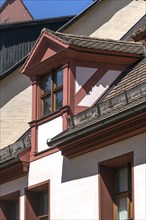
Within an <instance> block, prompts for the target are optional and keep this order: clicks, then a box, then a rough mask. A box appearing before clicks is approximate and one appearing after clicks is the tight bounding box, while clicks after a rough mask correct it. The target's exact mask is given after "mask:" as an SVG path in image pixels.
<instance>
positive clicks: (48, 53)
mask: <svg viewBox="0 0 146 220" xmlns="http://www.w3.org/2000/svg"><path fill="white" fill-rule="evenodd" d="M48 33H49V34H48ZM48 33H47V32H45V29H44V30H43V31H42V33H41V35H40V37H39V38H38V40H37V42H36V44H35V45H34V47H33V49H32V51H31V53H30V55H29V57H28V59H27V60H26V62H25V64H24V66H23V68H22V70H21V72H22V73H23V72H24V71H25V70H27V69H29V68H31V67H33V66H34V65H36V64H38V63H41V62H43V61H44V60H47V59H48V58H50V57H52V56H53V55H55V54H56V53H58V52H59V51H62V50H63V49H65V48H67V47H68V45H66V44H65V43H62V42H61V41H59V40H58V39H57V38H54V36H51V32H48Z"/></svg>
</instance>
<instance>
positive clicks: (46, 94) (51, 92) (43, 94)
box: [40, 68, 63, 117]
mask: <svg viewBox="0 0 146 220" xmlns="http://www.w3.org/2000/svg"><path fill="white" fill-rule="evenodd" d="M58 70H62V77H63V69H62V68H57V69H55V70H52V71H50V72H49V73H48V74H46V75H44V76H43V77H42V78H41V79H40V88H41V95H40V99H41V116H42V117H43V116H46V115H50V114H52V113H54V112H55V111H57V110H59V109H57V103H56V100H57V98H56V95H57V93H58V92H60V91H61V92H62V93H63V80H62V84H61V85H60V86H58V87H57V86H56V78H55V77H56V76H57V71H58ZM49 75H50V78H51V86H50V87H51V88H50V90H49V91H44V89H43V79H44V78H45V77H46V76H49ZM47 97H50V99H51V107H50V113H47V114H45V113H44V99H45V98H47ZM62 106H63V95H62ZM62 106H61V107H62Z"/></svg>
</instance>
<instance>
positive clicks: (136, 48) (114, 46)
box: [43, 29, 144, 54]
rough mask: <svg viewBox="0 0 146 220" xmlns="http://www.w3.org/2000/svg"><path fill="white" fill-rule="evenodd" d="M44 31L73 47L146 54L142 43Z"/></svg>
mask: <svg viewBox="0 0 146 220" xmlns="http://www.w3.org/2000/svg"><path fill="white" fill-rule="evenodd" d="M43 31H46V32H47V33H48V34H49V35H51V36H53V37H54V38H57V39H58V40H59V41H61V42H63V43H66V44H69V45H73V46H78V47H82V48H89V49H95V50H103V51H112V52H123V53H129V54H144V48H143V45H142V44H141V43H135V42H127V41H121V40H119V41H117V40H111V39H100V38H95V37H86V36H78V35H72V34H63V33H60V32H52V31H50V30H47V29H44V30H43Z"/></svg>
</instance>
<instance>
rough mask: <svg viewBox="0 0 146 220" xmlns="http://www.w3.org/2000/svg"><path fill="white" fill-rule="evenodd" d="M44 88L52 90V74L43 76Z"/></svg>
mask: <svg viewBox="0 0 146 220" xmlns="http://www.w3.org/2000/svg"><path fill="white" fill-rule="evenodd" d="M42 86H43V90H44V92H47V91H50V90H51V75H47V76H45V77H43V85H42Z"/></svg>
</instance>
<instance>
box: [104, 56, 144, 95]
mask: <svg viewBox="0 0 146 220" xmlns="http://www.w3.org/2000/svg"><path fill="white" fill-rule="evenodd" d="M143 82H146V57H145V58H143V59H142V60H141V61H140V62H138V63H137V64H136V65H134V66H133V67H132V68H131V70H129V71H128V73H127V74H126V75H125V77H124V78H123V79H121V81H120V82H119V83H118V84H117V85H116V86H115V87H114V88H113V90H112V91H111V92H110V93H109V94H108V95H107V97H106V99H110V98H112V97H114V96H116V95H118V94H120V93H121V92H123V91H125V90H128V89H131V88H133V87H135V86H137V85H138V84H141V83H143Z"/></svg>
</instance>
